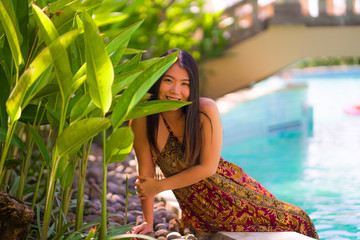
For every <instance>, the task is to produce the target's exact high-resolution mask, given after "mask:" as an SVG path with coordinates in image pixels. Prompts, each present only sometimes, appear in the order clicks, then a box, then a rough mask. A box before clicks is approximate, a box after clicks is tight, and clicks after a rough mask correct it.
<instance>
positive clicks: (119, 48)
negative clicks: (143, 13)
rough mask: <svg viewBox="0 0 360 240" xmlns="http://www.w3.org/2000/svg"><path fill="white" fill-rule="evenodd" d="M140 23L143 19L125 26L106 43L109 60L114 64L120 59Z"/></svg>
mask: <svg viewBox="0 0 360 240" xmlns="http://www.w3.org/2000/svg"><path fill="white" fill-rule="evenodd" d="M142 23H143V21H140V22H137V23H134V24H132V25H130V26H129V27H127V28H125V29H124V30H122V31H121V32H120V33H119V34H118V35H117V36H116V37H114V38H113V39H112V40H111V41H110V42H109V43H108V44H107V46H106V51H107V53H108V54H110V55H111V61H112V63H113V65H114V66H115V65H117V64H118V62H119V61H120V59H121V57H122V55H123V53H124V51H125V49H126V46H127V45H128V42H129V40H130V37H131V35H132V34H133V33H134V32H135V31H136V30H137V29H138V28H139V26H140V25H141V24H142Z"/></svg>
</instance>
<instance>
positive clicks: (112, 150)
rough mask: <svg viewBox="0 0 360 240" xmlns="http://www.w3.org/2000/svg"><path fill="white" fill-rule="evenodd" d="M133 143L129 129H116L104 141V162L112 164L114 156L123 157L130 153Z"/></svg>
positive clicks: (132, 135)
mask: <svg viewBox="0 0 360 240" xmlns="http://www.w3.org/2000/svg"><path fill="white" fill-rule="evenodd" d="M133 141H134V134H133V132H132V130H131V128H130V127H122V128H118V129H116V130H115V131H114V132H113V133H112V134H111V135H110V136H109V137H108V139H107V140H106V152H105V156H106V161H107V164H109V163H111V162H113V161H112V157H113V156H114V155H120V154H121V155H125V157H126V156H127V155H128V154H129V153H130V151H131V148H132V145H133Z"/></svg>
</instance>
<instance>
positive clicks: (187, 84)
mask: <svg viewBox="0 0 360 240" xmlns="http://www.w3.org/2000/svg"><path fill="white" fill-rule="evenodd" d="M182 85H184V86H188V87H190V83H183V84H182Z"/></svg>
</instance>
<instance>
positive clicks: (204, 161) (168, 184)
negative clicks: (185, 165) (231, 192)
mask: <svg viewBox="0 0 360 240" xmlns="http://www.w3.org/2000/svg"><path fill="white" fill-rule="evenodd" d="M200 100H201V101H200V111H201V112H203V113H205V114H201V126H202V135H203V141H202V147H201V152H200V164H199V165H196V166H194V167H191V168H189V169H187V170H184V171H182V172H180V173H178V174H176V175H174V176H171V177H168V178H166V179H163V180H156V179H154V178H149V177H147V176H142V175H141V174H140V175H141V176H139V177H138V179H140V180H141V181H142V183H140V184H137V187H138V189H139V190H140V191H141V192H142V193H143V196H142V197H140V199H147V198H149V197H153V196H155V195H156V194H158V193H159V192H162V191H165V190H172V189H177V188H182V187H186V186H189V185H191V184H194V183H196V182H198V181H200V180H203V179H206V178H208V177H210V176H212V175H214V174H215V173H216V170H217V167H218V163H219V159H220V154H221V146H222V125H221V119H220V113H219V111H218V109H217V106H216V104H215V102H214V101H213V100H211V99H207V98H201V99H200Z"/></svg>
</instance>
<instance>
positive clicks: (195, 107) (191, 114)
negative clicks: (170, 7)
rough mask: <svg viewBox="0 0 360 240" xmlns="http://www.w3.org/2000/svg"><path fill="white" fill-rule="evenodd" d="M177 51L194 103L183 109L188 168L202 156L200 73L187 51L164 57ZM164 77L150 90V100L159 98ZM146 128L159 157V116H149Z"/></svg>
mask: <svg viewBox="0 0 360 240" xmlns="http://www.w3.org/2000/svg"><path fill="white" fill-rule="evenodd" d="M176 51H179V54H178V59H177V61H176V62H175V63H177V64H179V66H180V67H182V68H184V69H185V70H186V71H187V73H188V75H189V80H190V96H189V99H188V101H190V102H192V103H191V104H189V105H187V106H185V107H182V111H183V112H184V113H185V132H184V140H183V146H184V151H185V161H186V162H187V164H188V166H193V165H195V163H196V161H197V159H198V157H199V155H200V149H201V146H202V144H201V143H202V135H201V126H200V114H199V112H200V111H199V98H200V96H199V71H198V67H197V64H196V61H195V59H194V58H193V57H192V56H191V55H190V54H189V53H188V52H186V51H185V50H181V49H171V50H168V51H167V52H165V53H164V54H163V55H162V57H163V56H166V55H169V54H171V53H173V52H176ZM162 77H163V76H161V77H160V78H159V80H158V81H157V82H156V83H155V84H154V85H153V86H152V88H151V89H150V90H149V93H151V94H152V98H151V99H150V100H155V99H157V98H158V95H159V88H160V83H161V79H162ZM146 126H147V136H148V141H149V143H150V147H151V148H152V150H153V151H154V152H155V154H156V155H157V156H159V154H160V151H159V149H158V147H157V144H156V142H157V141H156V137H157V132H158V126H159V114H154V115H150V116H147V120H146ZM157 156H156V157H157Z"/></svg>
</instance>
